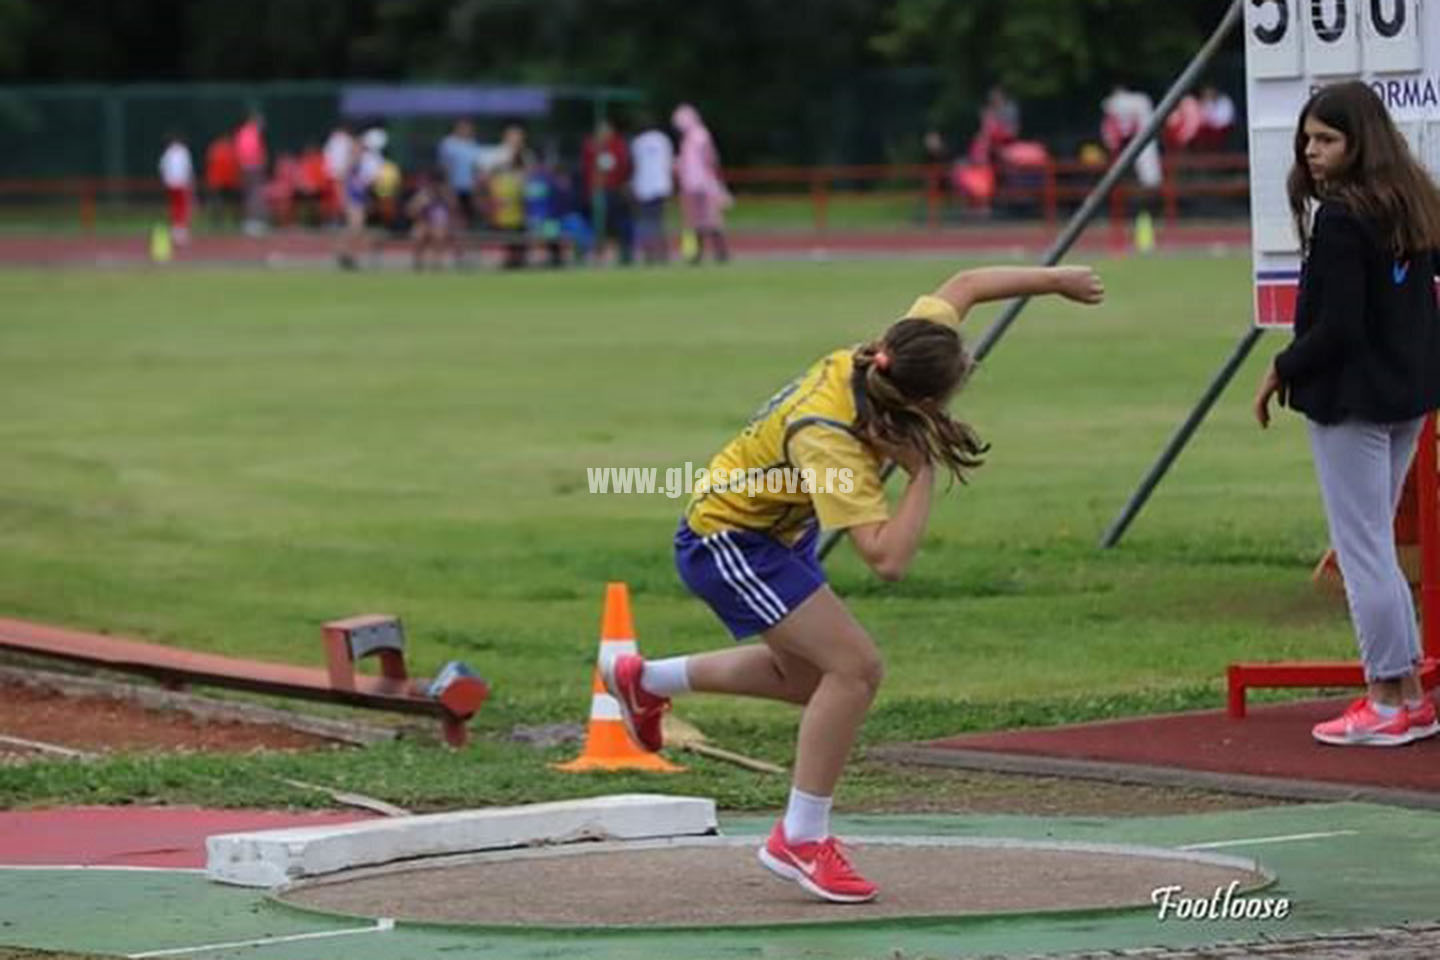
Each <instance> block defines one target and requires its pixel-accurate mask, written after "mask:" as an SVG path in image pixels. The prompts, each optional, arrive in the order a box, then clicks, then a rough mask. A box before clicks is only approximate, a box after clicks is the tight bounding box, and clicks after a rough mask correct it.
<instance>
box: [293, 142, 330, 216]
mask: <svg viewBox="0 0 1440 960" xmlns="http://www.w3.org/2000/svg"><path fill="white" fill-rule="evenodd" d="M333 194H334V187H333V185H332V184H331V182H330V168H329V164H328V163H327V162H326V160H325V154H324V152H323V151H322V150H321V149H320V145H319V144H318V143H315V142H313V141H312V142H310V143H307V144H306V145H305V150H304V152H303V153H301V154H300V161H299V169H298V170H297V171H296V179H295V199H296V201H298V203H299V204H300V205H301V206H303V208H304V210H303V212H302V214H301V216H302V217H303V220H304V223H305V225H306V226H309V227H317V226H319V225H320V224H322V223H325V222H327V221H328V220H330V218H331V217H333V216H334V213H335V210H336V209H338V208H337V207H335V205H334V204H333V203H332V202H331V197H332V196H333Z"/></svg>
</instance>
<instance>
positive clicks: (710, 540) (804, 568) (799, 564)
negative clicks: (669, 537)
mask: <svg viewBox="0 0 1440 960" xmlns="http://www.w3.org/2000/svg"><path fill="white" fill-rule="evenodd" d="M818 539H819V529H818V528H817V527H813V526H812V527H811V528H810V529H809V530H807V531H806V532H805V535H804V536H802V537H801V538H800V539H799V540H798V541H796V543H795V545H794V546H793V547H787V546H785V544H783V543H781V542H780V541H778V540H775V539H772V538H771V537H767V536H765V534H763V533H755V532H753V531H750V530H726V531H724V532H721V533H712V534H710V535H709V536H705V537H701V536H699V535H697V534H696V533H695V531H693V530H691V529H690V525H689V524H688V523H686V522H685V520H684V518H682V519H681V520H680V529H678V530H676V531H675V569H676V570H678V571H679V572H680V579H681V580H684V581H685V585H686V586H687V587H689V588H690V590H691V592H692V593H694V594H695V595H696V596H697V597H699V598H700V599H701V600H704V601H705V602H706V603H708V604H709V605H710V609H711V610H714V611H715V615H716V616H718V617H719V618H720V619H721V621H722V622H724V624H725V626H726V627H727V628H729V630H730V632H731V633H732V634H734V635H735V639H736V640H742V639H744V638H745V637H749V636H753V635H755V634H757V633H763V632H764V631H766V630H769V629H770V628H771V627H773V626H775V624H777V623H779V622H780V621H781V620H784V619H785V618H786V617H787V616H789V614H790V611H792V610H794V609H795V608H796V607H798V606H800V604H801V603H803V602H804V601H805V599H806V598H807V597H809V596H810V594H812V593H814V592H815V591H816V590H819V589H820V588H821V587H823V586H824V585H825V582H826V581H825V570H824V568H823V567H821V566H820V559H819V558H818V557H817V556H816V555H815V543H816V541H817V540H818Z"/></svg>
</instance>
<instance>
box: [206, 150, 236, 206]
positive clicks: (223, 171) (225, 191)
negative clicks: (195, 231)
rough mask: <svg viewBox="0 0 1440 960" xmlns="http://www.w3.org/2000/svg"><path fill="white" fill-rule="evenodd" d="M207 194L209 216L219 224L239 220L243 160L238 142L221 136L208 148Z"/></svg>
mask: <svg viewBox="0 0 1440 960" xmlns="http://www.w3.org/2000/svg"><path fill="white" fill-rule="evenodd" d="M205 192H206V193H208V194H209V195H210V216H211V219H212V220H214V221H215V222H216V223H217V224H218V223H229V224H232V225H233V224H234V223H235V222H236V221H238V220H239V219H240V161H239V160H237V159H236V158H235V141H233V140H232V139H230V135H229V134H228V133H222V134H221V135H220V136H218V137H216V138H215V139H214V140H212V141H210V146H209V147H207V148H206V149H205Z"/></svg>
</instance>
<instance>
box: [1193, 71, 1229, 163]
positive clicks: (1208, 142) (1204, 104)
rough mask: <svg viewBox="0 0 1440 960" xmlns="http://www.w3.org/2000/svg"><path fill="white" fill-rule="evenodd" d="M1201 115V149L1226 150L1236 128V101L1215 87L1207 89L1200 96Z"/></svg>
mask: <svg viewBox="0 0 1440 960" xmlns="http://www.w3.org/2000/svg"><path fill="white" fill-rule="evenodd" d="M1200 115H1201V117H1202V120H1201V127H1200V137H1201V148H1202V149H1205V150H1211V151H1215V152H1219V151H1221V150H1224V149H1225V145H1226V142H1227V141H1228V140H1229V139H1230V130H1231V129H1232V128H1233V127H1234V126H1235V101H1234V100H1231V99H1230V97H1229V96H1228V95H1227V94H1224V93H1221V92H1220V91H1219V90H1217V89H1216V88H1215V87H1206V88H1205V89H1204V90H1203V91H1202V92H1201V94H1200Z"/></svg>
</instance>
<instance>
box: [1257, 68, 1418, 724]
mask: <svg viewBox="0 0 1440 960" xmlns="http://www.w3.org/2000/svg"><path fill="white" fill-rule="evenodd" d="M1287 186H1288V188H1289V194H1290V209H1291V211H1292V213H1293V214H1294V217H1295V228H1296V232H1297V233H1298V234H1299V236H1300V245H1301V249H1302V251H1303V252H1304V255H1305V265H1304V268H1303V270H1302V271H1301V274H1300V297H1299V300H1298V302H1297V303H1296V308H1295V339H1294V341H1293V342H1292V343H1291V344H1290V346H1289V347H1287V348H1286V349H1285V350H1284V351H1282V352H1281V353H1280V354H1279V355H1278V356H1276V357H1275V359H1274V361H1273V362H1272V363H1271V365H1270V368H1269V370H1267V371H1266V373H1265V377H1264V379H1263V380H1262V381H1261V383H1260V389H1259V391H1258V393H1257V394H1256V397H1255V417H1256V419H1258V420H1259V421H1260V426H1262V427H1265V426H1267V425H1268V424H1269V422H1270V399H1271V397H1278V398H1279V400H1280V402H1281V403H1282V404H1284V405H1286V406H1289V407H1291V408H1292V409H1295V410H1298V411H1300V412H1301V413H1303V414H1305V416H1306V417H1307V418H1308V421H1309V422H1308V427H1309V431H1310V446H1311V451H1312V453H1313V455H1314V459H1315V471H1316V474H1317V475H1318V477H1319V480H1320V492H1321V494H1322V497H1323V499H1324V501H1325V517H1326V520H1327V521H1328V524H1329V527H1330V541H1331V544H1332V545H1333V546H1334V548H1335V552H1336V555H1337V557H1338V558H1339V561H1340V572H1341V574H1342V575H1343V576H1344V578H1345V595H1346V599H1347V600H1348V601H1349V605H1350V619H1351V622H1352V623H1353V625H1354V628H1355V634H1356V638H1357V640H1358V641H1359V646H1360V657H1361V660H1362V662H1363V663H1364V667H1365V679H1366V682H1367V685H1368V690H1367V695H1366V696H1364V697H1362V698H1360V699H1359V700H1356V701H1355V702H1354V703H1353V704H1351V705H1350V707H1349V709H1347V710H1346V711H1345V712H1344V713H1343V714H1341V715H1340V716H1339V717H1336V718H1335V719H1333V720H1329V721H1326V722H1325V723H1321V724H1319V725H1317V726H1316V727H1315V728H1314V730H1313V731H1312V732H1313V734H1314V736H1315V739H1317V740H1319V741H1321V742H1323V743H1331V744H1337V745H1342V746H1349V745H1357V744H1358V745H1365V746H1399V745H1402V744H1406V743H1411V742H1413V741H1415V740H1419V739H1422V738H1424V737H1428V736H1432V735H1434V734H1435V733H1437V732H1440V723H1437V721H1436V715H1435V707H1434V705H1433V703H1431V702H1430V700H1429V699H1428V698H1427V697H1426V696H1425V694H1424V691H1423V690H1422V689H1421V686H1420V682H1419V679H1418V676H1417V672H1416V667H1417V665H1418V662H1419V660H1420V639H1419V632H1418V630H1417V629H1416V624H1415V607H1414V601H1413V599H1412V597H1411V594H1410V585H1409V583H1408V582H1407V580H1406V578H1405V575H1404V573H1403V571H1402V570H1401V568H1400V563H1399V558H1398V556H1397V554H1396V550H1395V539H1394V534H1393V523H1394V517H1395V507H1396V504H1397V502H1398V500H1399V496H1400V491H1401V490H1402V488H1403V486H1404V482H1405V475H1406V473H1407V472H1408V470H1409V467H1410V458H1411V455H1412V454H1413V453H1414V450H1415V440H1416V437H1418V436H1419V434H1420V427H1421V423H1422V421H1423V419H1424V417H1425V415H1426V414H1427V413H1429V412H1431V411H1432V410H1435V409H1437V408H1440V311H1437V308H1436V301H1435V290H1434V281H1435V276H1436V269H1437V265H1440V264H1437V260H1436V250H1437V249H1440V191H1437V189H1436V187H1435V184H1434V183H1433V182H1432V181H1431V179H1430V177H1429V176H1428V175H1427V174H1426V172H1425V170H1424V169H1423V168H1422V167H1421V166H1420V164H1419V163H1417V162H1416V160H1415V158H1414V157H1413V156H1412V155H1411V154H1410V150H1409V148H1408V147H1407V145H1406V142H1405V139H1404V138H1403V137H1402V136H1401V134H1400V132H1399V131H1398V130H1397V129H1396V127H1395V124H1394V123H1393V122H1392V121H1391V119H1390V115H1389V114H1388V113H1387V112H1386V109H1385V105H1384V104H1383V103H1382V102H1381V101H1380V98H1379V97H1378V96H1377V95H1376V94H1375V92H1374V91H1373V90H1371V89H1370V87H1369V86H1367V85H1366V84H1364V83H1360V82H1350V83H1341V84H1336V85H1334V86H1329V87H1324V88H1322V89H1321V90H1319V91H1318V92H1317V93H1315V94H1314V95H1313V96H1312V97H1311V98H1310V100H1309V102H1308V103H1306V104H1305V107H1304V109H1303V110H1301V112H1300V121H1299V124H1298V125H1297V128H1296V131H1295V164H1294V167H1293V168H1292V169H1291V171H1290V176H1289V180H1288V183H1287ZM1312 213H1313V225H1312V220H1311V216H1312Z"/></svg>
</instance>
